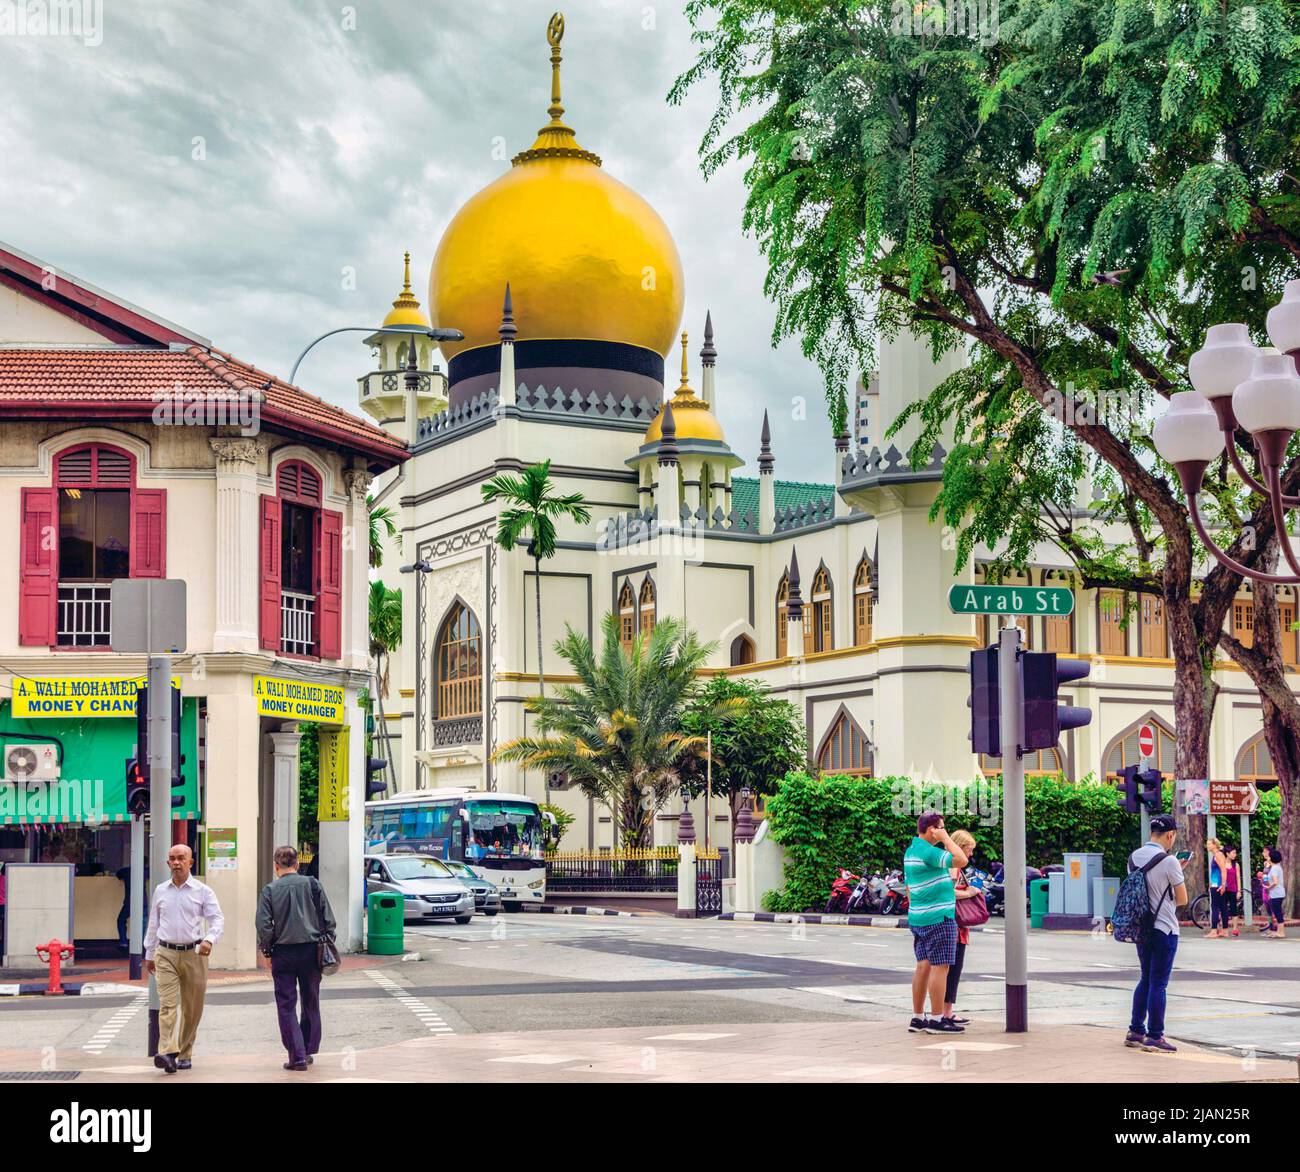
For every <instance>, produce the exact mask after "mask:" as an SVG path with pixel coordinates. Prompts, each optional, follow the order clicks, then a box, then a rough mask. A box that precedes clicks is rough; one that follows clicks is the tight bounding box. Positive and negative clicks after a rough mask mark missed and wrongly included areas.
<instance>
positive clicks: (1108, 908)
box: [1092, 875, 1119, 920]
mask: <svg viewBox="0 0 1300 1172" xmlns="http://www.w3.org/2000/svg"><path fill="white" fill-rule="evenodd" d="M1118 894H1119V880H1118V879H1116V878H1115V877H1114V876H1106V875H1103V876H1102V877H1101V878H1099V879H1094V880H1093V881H1092V915H1093V918H1094V919H1103V920H1109V919H1110V917H1111V913H1112V912H1114V910H1115V897H1116V896H1117V895H1118Z"/></svg>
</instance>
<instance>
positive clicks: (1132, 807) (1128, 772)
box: [1119, 765, 1140, 814]
mask: <svg viewBox="0 0 1300 1172" xmlns="http://www.w3.org/2000/svg"><path fill="white" fill-rule="evenodd" d="M1139 772H1140V771H1139V769H1138V767H1137V766H1136V765H1125V766H1124V768H1123V769H1121V770H1120V771H1119V804H1120V805H1121V806H1123V807H1124V809H1125V810H1126V811H1128V813H1130V814H1136V813H1137V812H1138V803H1139V801H1140V797H1139V793H1138V773H1139Z"/></svg>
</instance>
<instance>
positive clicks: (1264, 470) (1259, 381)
mask: <svg viewBox="0 0 1300 1172" xmlns="http://www.w3.org/2000/svg"><path fill="white" fill-rule="evenodd" d="M1266 325H1267V328H1268V337H1269V341H1271V342H1272V343H1273V345H1272V346H1269V347H1258V346H1255V345H1254V344H1253V343H1252V342H1251V340H1250V331H1249V330H1248V329H1247V327H1246V326H1244V325H1242V324H1241V323H1240V322H1232V323H1229V324H1226V325H1219V326H1211V327H1210V328H1209V330H1208V331H1206V335H1205V345H1204V346H1203V347H1202V348H1201V349H1200V350H1198V351H1197V352H1196V353H1195V354H1193V355H1192V357H1191V361H1190V362H1188V364H1187V374H1188V377H1189V378H1190V380H1191V383H1192V386H1193V387H1194V388H1195V390H1191V391H1179V392H1177V393H1175V394H1174V395H1172V396H1171V397H1170V400H1169V408H1168V410H1167V411H1166V412H1165V413H1164V414H1163V415H1162V416H1161V417H1160V418H1159V419H1157V420H1156V422H1155V427H1154V428H1153V429H1152V439H1153V440H1154V441H1155V446H1156V451H1157V452H1159V453H1160V455H1161V457H1162V458H1163V459H1165V460H1167V461H1168V462H1169V463H1170V464H1172V465H1173V466H1174V469H1175V470H1176V471H1177V473H1178V479H1179V481H1180V482H1181V483H1182V486H1183V492H1184V493H1185V494H1186V497H1187V508H1188V512H1189V513H1190V514H1191V518H1192V524H1193V525H1194V526H1195V527H1196V532H1197V534H1198V535H1199V536H1200V538H1201V541H1202V542H1203V543H1204V545H1205V548H1206V549H1208V550H1209V551H1210V552H1211V553H1212V554H1213V555H1214V556H1215V557H1216V558H1217V559H1218V560H1219V561H1220V562H1222V563H1223V564H1224V565H1225V566H1227V567H1228V568H1229V569H1231V570H1233V571H1235V572H1236V573H1239V574H1242V575H1244V576H1246V577H1248V578H1253V579H1254V580H1255V581H1257V582H1275V583H1287V584H1292V585H1294V584H1297V583H1300V559H1297V557H1296V553H1295V551H1294V550H1293V549H1292V548H1291V543H1290V541H1287V540H1286V539H1285V538H1286V532H1287V530H1286V510H1287V509H1288V508H1295V507H1297V506H1300V496H1288V495H1286V494H1285V493H1283V491H1282V466H1283V463H1284V461H1285V459H1286V449H1287V444H1288V442H1289V441H1290V439H1291V436H1292V435H1293V434H1294V433H1295V432H1296V431H1300V281H1288V282H1287V285H1286V292H1285V293H1284V294H1283V296H1282V300H1281V301H1279V302H1278V303H1277V304H1276V305H1275V306H1273V308H1272V309H1270V310H1269V311H1268V317H1267V318H1266ZM1238 427H1241V428H1243V429H1244V430H1245V431H1247V432H1249V433H1250V438H1251V442H1252V443H1253V445H1254V448H1255V456H1256V459H1257V461H1258V464H1259V469H1260V478H1259V479H1257V478H1256V477H1255V476H1253V475H1252V474H1251V472H1250V471H1249V469H1247V467H1246V465H1245V463H1244V462H1243V460H1242V458H1241V455H1240V453H1239V452H1238V449H1237V440H1236V432H1237V428H1238ZM1225 450H1226V451H1227V453H1228V459H1229V460H1230V461H1231V463H1232V466H1233V468H1234V469H1235V470H1236V472H1237V475H1238V476H1240V477H1241V479H1242V480H1243V481H1244V482H1245V484H1246V485H1247V486H1248V487H1249V488H1251V489H1252V490H1254V491H1255V492H1258V493H1260V494H1261V495H1262V496H1265V497H1267V498H1268V499H1269V502H1270V504H1271V507H1272V513H1273V523H1274V526H1275V527H1276V529H1277V532H1278V534H1279V535H1281V537H1282V538H1283V540H1281V541H1280V542H1279V543H1278V544H1279V545H1280V546H1281V549H1282V555H1283V557H1284V558H1285V559H1286V563H1287V566H1288V567H1289V568H1290V571H1291V572H1290V573H1289V574H1266V573H1264V572H1262V571H1260V570H1254V569H1251V568H1249V567H1247V566H1244V565H1242V564H1241V563H1240V562H1238V561H1237V560H1235V559H1234V558H1231V557H1229V556H1228V555H1227V554H1226V553H1225V552H1224V551H1223V550H1222V549H1220V548H1219V547H1218V546H1217V545H1216V544H1215V542H1214V540H1213V539H1212V538H1211V537H1210V535H1209V533H1208V532H1207V531H1206V527H1205V522H1204V520H1203V519H1202V517H1201V513H1200V509H1199V507H1198V502H1197V494H1198V493H1199V492H1200V490H1201V482H1202V480H1203V479H1204V476H1205V470H1206V468H1208V467H1209V466H1210V464H1212V463H1213V462H1214V461H1215V460H1217V459H1218V458H1219V457H1220V456H1221V455H1222V454H1223V453H1224V451H1225Z"/></svg>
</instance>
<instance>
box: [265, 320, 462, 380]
mask: <svg viewBox="0 0 1300 1172" xmlns="http://www.w3.org/2000/svg"><path fill="white" fill-rule="evenodd" d="M380 333H383V334H416V335H419V336H423V337H426V338H432V339H433V340H434V341H435V342H463V341H464V340H465V335H464V334H462V333H461V332H460V330H444V329H437V328H433V329H430V328H428V327H427V326H339V328H338V329H336V330H326V331H325V333H323V334H321V336H320V337H319V338H313V339H312V340H311V341H310V342H308V343H307V345H306V346H304V347H303V350H302V353H301V354H299V355H298V357H297V358H295V359H294V360H293V369H292V370H291V371H290V372H289V382H290V383H292V382H293V380H294V379H295V378H296V377H297V374H298V367H299V366H301V365H302V360H303V359H304V358H306V357H307V355H308V353H309V352H310V351H311V349H312V347H313V346H315V345H316V343H317V342H323V341H325V339H326V338H332V337H333V336H334V335H335V334H380Z"/></svg>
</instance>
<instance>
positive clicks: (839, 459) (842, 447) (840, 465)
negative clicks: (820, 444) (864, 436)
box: [835, 435, 853, 517]
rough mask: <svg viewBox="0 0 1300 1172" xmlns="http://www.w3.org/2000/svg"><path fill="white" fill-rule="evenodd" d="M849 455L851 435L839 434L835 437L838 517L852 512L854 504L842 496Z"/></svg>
mask: <svg viewBox="0 0 1300 1172" xmlns="http://www.w3.org/2000/svg"><path fill="white" fill-rule="evenodd" d="M848 456H849V437H848V436H847V435H837V436H836V437H835V515H836V516H837V517H847V516H848V515H849V513H850V512H852V508H853V507H852V506H851V505H850V504H849V502H848V501H846V500H845V499H844V498H843V497H842V496H840V484H841V483H842V482H843V480H844V461H845V460H847V459H848Z"/></svg>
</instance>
